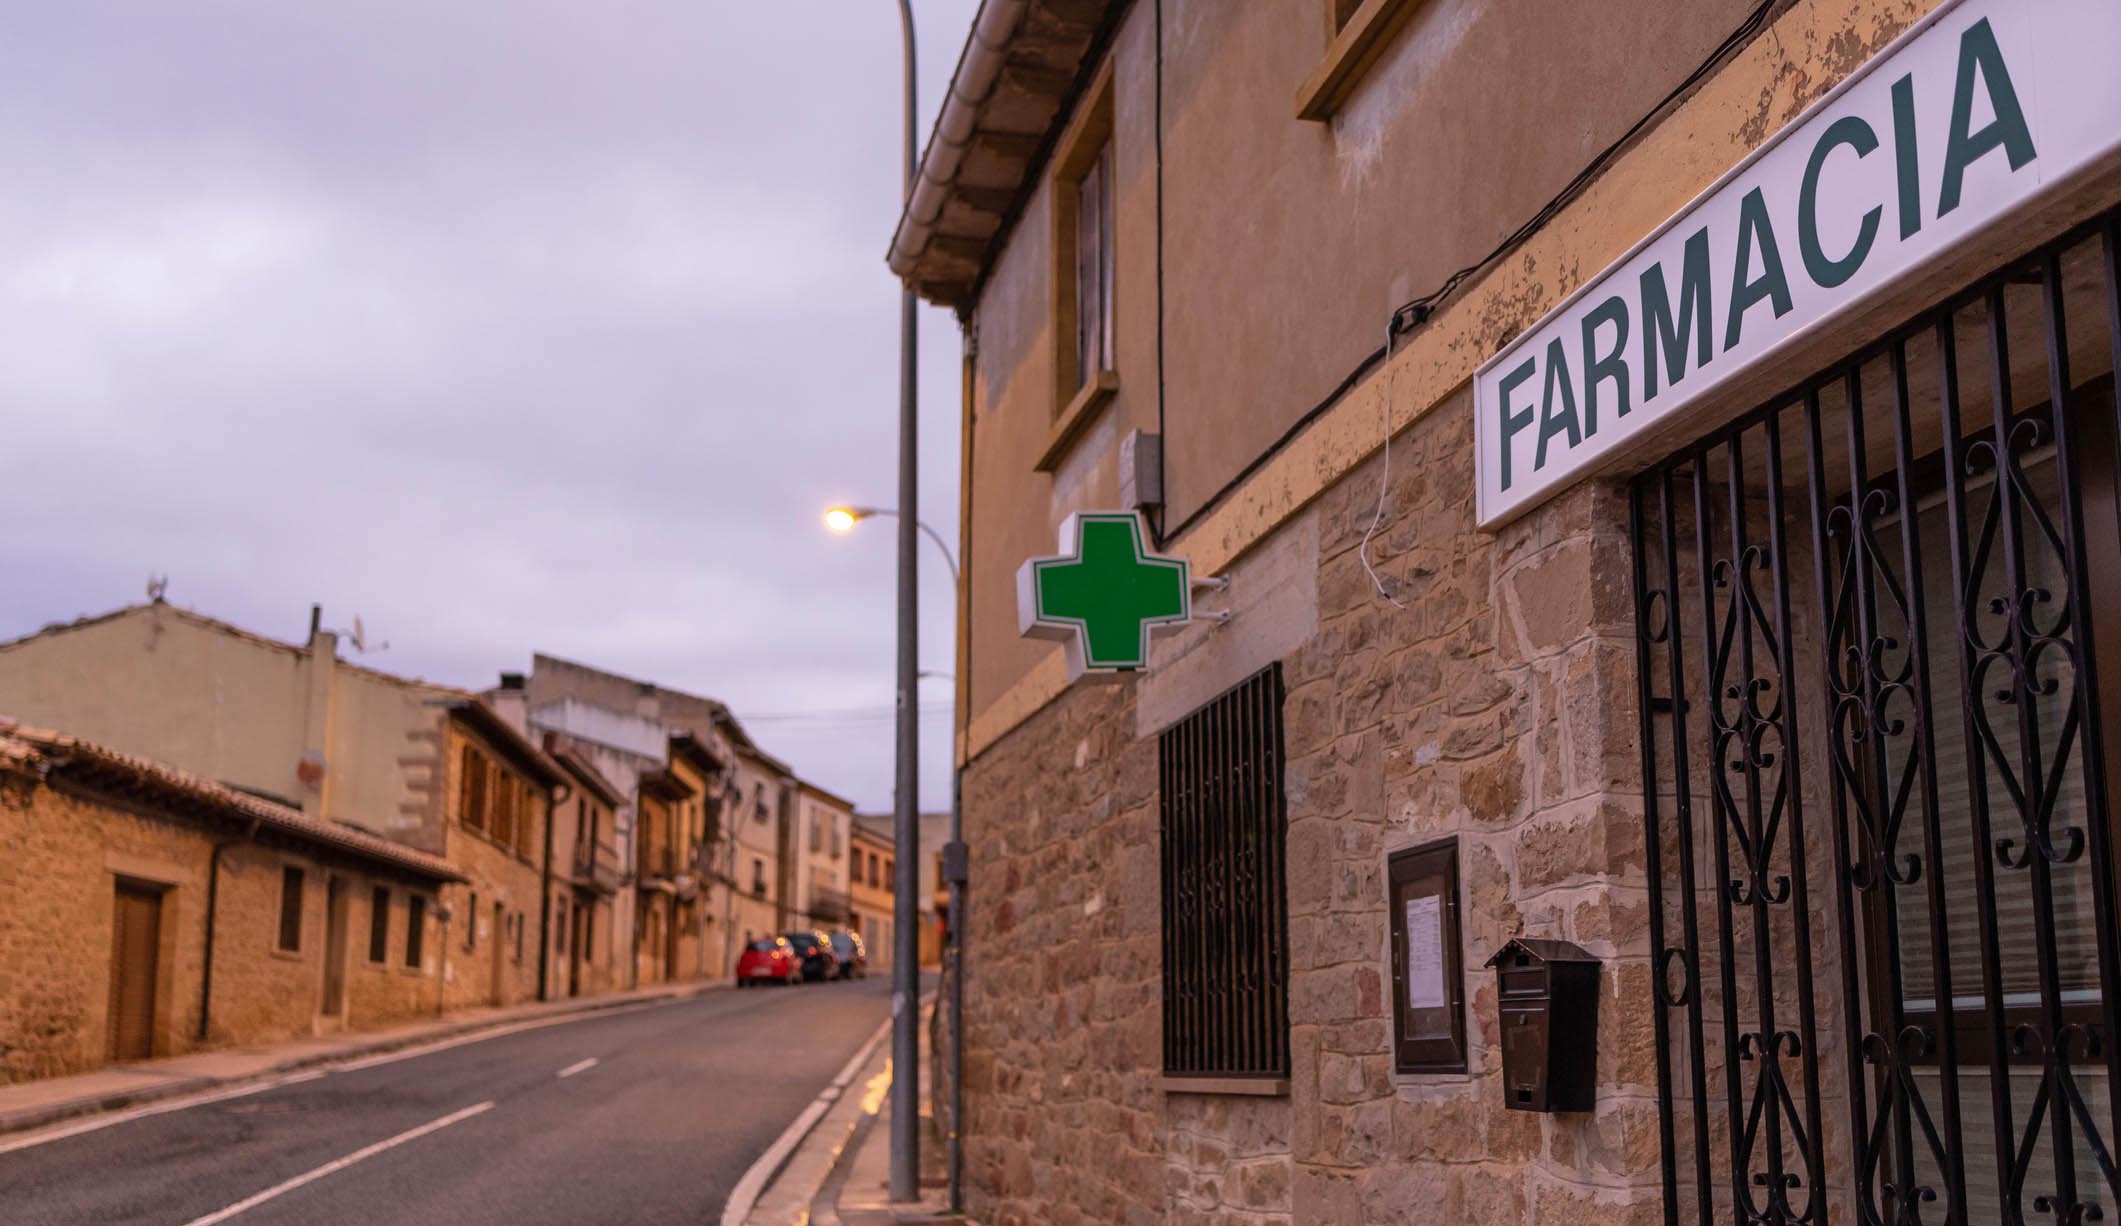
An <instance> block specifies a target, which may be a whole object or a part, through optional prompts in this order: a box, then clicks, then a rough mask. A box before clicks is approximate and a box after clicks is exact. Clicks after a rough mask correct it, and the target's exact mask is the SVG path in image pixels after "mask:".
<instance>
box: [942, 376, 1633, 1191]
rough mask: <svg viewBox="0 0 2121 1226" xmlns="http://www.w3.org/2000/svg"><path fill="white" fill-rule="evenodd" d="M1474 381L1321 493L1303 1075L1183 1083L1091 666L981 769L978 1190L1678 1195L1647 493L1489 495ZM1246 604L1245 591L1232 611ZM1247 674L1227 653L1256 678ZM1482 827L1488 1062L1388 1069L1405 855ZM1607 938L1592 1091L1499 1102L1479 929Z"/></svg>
mask: <svg viewBox="0 0 2121 1226" xmlns="http://www.w3.org/2000/svg"><path fill="white" fill-rule="evenodd" d="M1471 453H1472V422H1471V419H1470V411H1469V405H1468V403H1467V398H1466V397H1465V396H1464V395H1463V394H1461V396H1460V397H1459V399H1458V400H1457V401H1456V402H1454V403H1452V404H1448V405H1446V406H1444V407H1443V408H1441V409H1439V410H1438V411H1436V412H1434V413H1432V414H1430V415H1428V416H1427V417H1426V418H1424V419H1423V420H1422V421H1421V422H1419V423H1417V424H1416V425H1415V426H1413V427H1412V428H1410V429H1408V430H1407V431H1405V432H1404V433H1403V434H1402V435H1401V436H1400V437H1399V438H1397V439H1395V440H1394V444H1393V450H1392V467H1391V472H1390V482H1391V490H1390V498H1389V503H1388V512H1387V517H1386V520H1385V522H1384V525H1383V526H1382V527H1381V528H1380V530H1379V531H1378V532H1377V534H1376V535H1375V537H1374V538H1373V539H1372V541H1371V544H1370V556H1371V559H1372V561H1373V563H1375V565H1376V568H1377V570H1378V572H1379V573H1380V574H1381V575H1383V576H1384V579H1385V582H1386V584H1387V585H1388V588H1389V590H1390V591H1391V592H1392V593H1393V595H1394V596H1396V597H1397V599H1398V600H1399V602H1400V603H1401V604H1403V605H1404V606H1405V607H1404V608H1397V607H1394V605H1393V604H1392V603H1390V602H1389V601H1387V600H1386V599H1385V598H1383V597H1381V596H1380V595H1378V593H1377V592H1376V590H1375V589H1374V587H1373V586H1372V584H1371V581H1370V579H1369V577H1368V576H1367V575H1366V574H1365V573H1364V570H1363V567H1362V561H1361V557H1360V555H1359V552H1358V550H1359V547H1360V542H1361V539H1362V535H1363V532H1364V530H1365V529H1366V528H1367V527H1368V525H1369V523H1370V518H1371V515H1372V513H1373V512H1374V508H1375V507H1376V499H1377V492H1378V482H1379V481H1380V480H1381V479H1383V478H1384V475H1385V474H1384V466H1383V464H1382V461H1381V459H1380V458H1376V457H1373V458H1372V459H1371V460H1370V461H1369V462H1368V463H1366V464H1364V465H1362V466H1360V467H1358V468H1357V469H1356V470H1355V471H1354V472H1352V473H1351V474H1350V475H1349V476H1348V477H1347V478H1346V479H1344V480H1343V481H1342V482H1340V483H1339V485H1337V486H1336V487H1335V488H1334V489H1333V490H1331V491H1329V493H1328V494H1327V495H1326V496H1325V497H1324V498H1323V499H1322V500H1321V501H1320V503H1319V504H1318V515H1319V522H1320V528H1319V531H1320V537H1321V539H1320V545H1319V555H1318V556H1319V573H1318V617H1319V622H1318V626H1319V629H1318V632H1317V634H1316V635H1315V636H1313V637H1312V638H1311V639H1310V640H1309V641H1308V642H1306V643H1305V644H1303V645H1302V646H1301V647H1300V648H1298V649H1297V650H1296V651H1295V652H1294V653H1292V654H1291V655H1290V656H1289V657H1288V658H1286V659H1285V660H1284V662H1283V663H1284V681H1285V684H1286V687H1287V698H1286V705H1285V708H1284V719H1285V732H1286V748H1287V763H1286V777H1285V783H1286V789H1287V799H1288V821H1289V824H1288V831H1287V837H1288V857H1289V911H1290V930H1289V933H1290V937H1289V939H1290V956H1291V980H1290V984H1289V999H1290V1016H1291V1034H1290V1048H1291V1057H1292V1070H1291V1085H1290V1093H1289V1095H1288V1096H1287V1097H1285V1098H1250V1097H1239V1096H1230V1097H1224V1096H1215V1095H1206V1094H1198V1093H1175V1092H1174V1093H1166V1092H1164V1091H1163V1090H1161V1089H1159V1088H1158V1077H1159V1074H1160V1072H1161V1067H1160V1066H1161V1031H1160V1026H1161V1021H1160V1018H1161V1014H1160V982H1161V980H1160V974H1161V965H1160V960H1161V951H1160V927H1159V924H1160V880H1159V871H1158V851H1157V846H1158V844H1157V808H1156V787H1155V783H1156V769H1157V755H1156V744H1155V740H1154V738H1144V739H1140V740H1137V739H1136V738H1135V735H1134V733H1135V711H1134V686H1133V685H1132V684H1131V683H1121V684H1117V685H1110V686H1097V685H1085V686H1078V687H1076V688H1075V689H1074V690H1072V691H1070V692H1069V693H1067V694H1066V695H1064V696H1063V697H1062V698H1061V699H1060V700H1058V701H1057V702H1055V703H1053V704H1051V705H1049V706H1048V707H1047V708H1045V709H1044V710H1042V711H1040V712H1039V713H1038V714H1037V715H1036V716H1034V717H1033V718H1032V719H1030V720H1028V721H1026V722H1025V723H1024V724H1023V725H1022V726H1020V727H1019V728H1017V729H1016V730H1015V731H1013V732H1012V733H1011V734H1010V735H1009V736H1007V737H1005V738H1004V739H1003V740H1002V741H1001V742H999V743H998V744H996V745H995V746H993V747H992V748H991V749H989V750H988V751H987V752H986V753H984V754H983V755H982V756H981V757H980V758H979V759H978V760H976V761H975V762H974V763H972V764H971V766H970V767H969V768H968V770H967V771H966V773H965V779H964V786H965V814H966V818H965V821H966V831H967V840H968V842H969V843H970V844H971V853H972V885H971V903H970V906H969V908H968V917H967V939H968V950H967V960H968V966H969V968H970V974H969V976H968V979H967V993H966V1031H967V1034H966V1041H967V1059H966V1100H967V1121H966V1130H967V1136H966V1154H967V1178H968V1186H969V1189H970V1199H971V1208H972V1210H973V1212H974V1214H975V1215H976V1216H977V1217H978V1218H979V1220H981V1221H984V1222H988V1223H990V1224H992V1226H1011V1224H1012V1223H1016V1224H1028V1223H1033V1222H1039V1223H1044V1222H1055V1223H1069V1222H1169V1223H1174V1224H1176V1223H1208V1222H1215V1223H1238V1224H1240V1226H1260V1224H1264V1223H1270V1222H1272V1223H1282V1222H1298V1223H1325V1222H1331V1223H1336V1224H1338V1223H1432V1222H1436V1221H1483V1222H1486V1221H1497V1222H1528V1223H1538V1224H1539V1226H1574V1224H1576V1223H1589V1222H1593V1221H1598V1222H1618V1223H1634V1222H1638V1221H1639V1222H1648V1221H1650V1220H1651V1219H1653V1218H1655V1217H1656V1216H1657V1212H1658V1204H1657V1195H1658V1193H1657V1187H1656V1167H1657V1148H1656V1147H1657V1129H1656V1099H1655V1091H1654V1084H1655V1069H1654V1063H1653V1061H1654V1052H1653V1050H1652V1044H1651V1029H1650V1028H1651V1021H1650V1016H1649V1011H1648V1008H1647V1005H1646V1000H1647V997H1648V993H1649V990H1650V989H1649V982H1650V976H1649V959H1648V943H1647V918H1648V911H1647V906H1648V902H1647V897H1648V896H1647V888H1646V882H1645V880H1644V876H1643V863H1644V857H1643V851H1642V826H1641V822H1642V817H1641V802H1640V790H1641V783H1640V780H1639V778H1638V776H1639V773H1640V766H1639V757H1638V753H1637V745H1636V712H1635V672H1634V667H1635V666H1634V652H1633V625H1632V613H1631V607H1630V596H1629V555H1628V536H1627V515H1626V500H1625V495H1624V492H1623V491H1621V490H1619V489H1618V488H1616V487H1613V486H1610V485H1598V484H1593V485H1588V486H1585V487H1582V488H1579V489H1577V490H1575V491H1573V492H1571V493H1569V494H1566V495H1564V496H1562V497H1560V498H1557V499H1556V500H1554V501H1553V502H1551V503H1549V504H1547V505H1546V506H1545V507H1543V508H1542V509H1541V510H1539V511H1537V512H1535V513H1533V514H1532V515H1530V516H1528V517H1526V518H1525V519H1523V520H1520V521H1518V522H1517V523H1515V524H1512V525H1510V526H1508V527H1506V528H1505V529H1503V530H1502V531H1501V532H1500V533H1499V534H1489V533H1483V532H1480V531H1478V530H1477V529H1476V528H1475V527H1474V522H1473V489H1472V470H1471V466H1470V465H1469V464H1467V463H1465V462H1464V457H1465V456H1468V455H1470V454H1471ZM1240 616H1242V614H1240ZM1240 679H1241V678H1237V677H1232V678H1231V679H1230V680H1231V682H1232V683H1235V682H1236V681H1237V680H1240ZM1445 836H1455V837H1457V838H1458V839H1459V843H1460V852H1459V854H1460V873H1461V896H1462V918H1463V939H1464V948H1463V950H1462V953H1463V957H1464V964H1465V967H1466V976H1467V982H1466V1000H1467V1002H1468V1032H1469V1033H1468V1040H1469V1047H1470V1052H1469V1056H1470V1059H1469V1064H1470V1067H1471V1070H1472V1071H1471V1072H1469V1073H1467V1074H1459V1075H1417V1076H1401V1075H1397V1074H1395V1073H1394V1072H1393V1069H1392V1057H1391V1020H1390V1016H1389V1014H1388V1011H1387V1008H1386V1001H1387V999H1388V997H1387V993H1388V990H1389V970H1388V967H1389V960H1388V950H1389V944H1388V934H1387V929H1386V889H1385V872H1384V870H1385V859H1386V857H1387V855H1389V854H1390V853H1391V852H1392V851H1394V850H1396V849H1398V848H1401V847H1407V846H1413V845H1417V844H1421V843H1427V842H1431V841H1434V840H1436V839H1438V838H1442V837H1445ZM1520 934H1525V935H1533V936H1556V937H1566V938H1569V939H1572V940H1575V941H1577V942H1579V943H1581V944H1583V945H1584V946H1586V947H1587V948H1588V949H1589V950H1591V952H1593V953H1595V954H1597V955H1598V956H1599V957H1600V958H1601V959H1603V960H1604V961H1605V969H1604V972H1603V974H1604V978H1603V982H1602V986H1603V993H1604V994H1603V997H1602V999H1601V1003H1600V1014H1599V1036H1598V1049H1599V1070H1598V1071H1599V1083H1600V1087H1599V1106H1598V1109H1597V1111H1596V1112H1594V1113H1591V1114H1588V1115H1582V1116H1539V1115H1533V1114H1528V1113H1521V1112H1511V1111H1507V1110H1505V1109H1504V1108H1503V1105H1502V1104H1503V1094H1502V1088H1501V1085H1500V1063H1499V1057H1498V1052H1499V1049H1498V1047H1497V1042H1498V1038H1497V1031H1496V1026H1497V1016H1496V1007H1495V1003H1496V1002H1495V992H1494V988H1493V980H1492V973H1491V972H1487V971H1485V970H1483V969H1481V964H1482V963H1483V962H1484V961H1485V959H1486V958H1487V956H1488V955H1489V954H1490V953H1492V952H1493V951H1494V950H1495V949H1496V948H1497V947H1499V946H1500V945H1501V944H1502V942H1503V941H1505V940H1506V939H1508V938H1509V937H1512V936H1516V935H1520Z"/></svg>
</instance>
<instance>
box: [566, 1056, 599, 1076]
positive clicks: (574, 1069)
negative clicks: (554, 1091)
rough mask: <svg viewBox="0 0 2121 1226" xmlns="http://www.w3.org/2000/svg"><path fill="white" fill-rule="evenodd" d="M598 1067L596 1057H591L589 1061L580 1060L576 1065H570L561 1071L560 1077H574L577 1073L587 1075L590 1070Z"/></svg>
mask: <svg viewBox="0 0 2121 1226" xmlns="http://www.w3.org/2000/svg"><path fill="white" fill-rule="evenodd" d="M596 1066H597V1058H596V1057H595V1056H591V1057H589V1058H588V1059H587V1060H578V1061H576V1062H575V1063H573V1064H570V1065H568V1066H567V1067H566V1068H563V1069H561V1070H560V1076H562V1077H572V1076H574V1075H575V1074H576V1073H586V1072H588V1071H589V1070H590V1069H593V1068H595V1067H596Z"/></svg>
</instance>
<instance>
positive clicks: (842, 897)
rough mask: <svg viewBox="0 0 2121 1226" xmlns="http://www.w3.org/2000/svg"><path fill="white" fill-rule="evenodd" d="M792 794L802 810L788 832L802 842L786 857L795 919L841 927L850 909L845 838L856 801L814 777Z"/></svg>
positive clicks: (810, 924)
mask: <svg viewBox="0 0 2121 1226" xmlns="http://www.w3.org/2000/svg"><path fill="white" fill-rule="evenodd" d="M796 796H797V800H796V803H797V805H798V806H799V807H800V810H801V816H800V817H799V818H798V820H797V822H796V828H795V831H794V833H793V836H792V837H793V838H794V839H796V840H799V841H800V843H801V846H800V847H798V848H797V849H796V854H794V855H792V856H790V857H789V860H788V863H789V865H790V866H791V872H796V873H797V875H796V876H795V881H794V884H795V889H794V891H793V893H792V897H793V899H794V902H793V904H792V908H793V911H794V915H795V923H796V924H797V925H798V926H801V927H808V928H817V929H821V930H826V931H830V930H832V929H837V928H845V927H847V926H848V921H849V920H851V919H852V918H853V914H854V913H853V912H852V911H851V910H849V907H848V896H847V889H848V881H849V879H848V874H847V865H848V856H847V839H848V835H849V827H851V826H852V825H853V824H854V802H853V801H850V800H847V799H845V798H844V797H840V796H835V795H833V794H832V793H831V792H828V791H826V790H825V789H823V788H821V787H819V786H817V785H816V784H814V783H798V784H797V787H796Z"/></svg>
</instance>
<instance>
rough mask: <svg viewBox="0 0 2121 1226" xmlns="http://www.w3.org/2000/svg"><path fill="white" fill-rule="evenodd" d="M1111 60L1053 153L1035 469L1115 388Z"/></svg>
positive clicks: (1054, 457)
mask: <svg viewBox="0 0 2121 1226" xmlns="http://www.w3.org/2000/svg"><path fill="white" fill-rule="evenodd" d="M1112 133H1113V107H1112V64H1111V61H1109V60H1108V61H1106V63H1105V66H1104V67H1103V68H1102V69H1100V70H1099V71H1098V74H1097V77H1096V79H1095V80H1093V81H1092V82H1091V84H1090V88H1089V89H1088V90H1087V91H1086V92H1085V93H1084V95H1083V101H1082V104H1081V106H1080V107H1079V108H1078V109H1077V111H1076V114H1075V118H1074V119H1073V120H1072V121H1070V123H1069V125H1068V128H1067V131H1066V132H1064V133H1063V134H1062V135H1061V139H1060V143H1059V145H1057V146H1056V149H1055V153H1054V156H1053V178H1052V181H1051V183H1050V184H1049V195H1050V197H1051V200H1052V210H1053V271H1052V291H1053V301H1052V313H1053V372H1054V388H1053V427H1052V431H1051V433H1050V434H1049V435H1048V436H1047V440H1046V447H1045V450H1044V452H1043V453H1042V454H1041V455H1040V457H1039V461H1038V466H1037V467H1038V469H1039V471H1041V472H1050V471H1052V470H1053V469H1055V468H1057V467H1059V466H1060V461H1061V458H1062V457H1063V456H1065V455H1066V454H1067V452H1068V449H1069V448H1070V447H1071V446H1073V445H1074V443H1075V440H1076V439H1077V438H1078V437H1080V436H1081V435H1082V433H1083V431H1084V430H1086V429H1088V428H1089V426H1090V423H1091V422H1092V421H1094V420H1096V417H1097V412H1098V410H1099V409H1101V408H1103V407H1104V405H1105V402H1106V401H1108V400H1110V399H1112V395H1113V393H1114V392H1116V391H1118V390H1119V375H1118V374H1117V373H1116V370H1117V365H1118V363H1117V358H1116V355H1115V335H1114V313H1113V287H1114V280H1115V270H1116V268H1117V264H1116V263H1115V256H1114V230H1115V229H1116V226H1115V207H1114V204H1115V201H1116V200H1117V198H1118V194H1117V192H1116V191H1115V190H1114V168H1113V154H1112V144H1113V139H1112Z"/></svg>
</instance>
